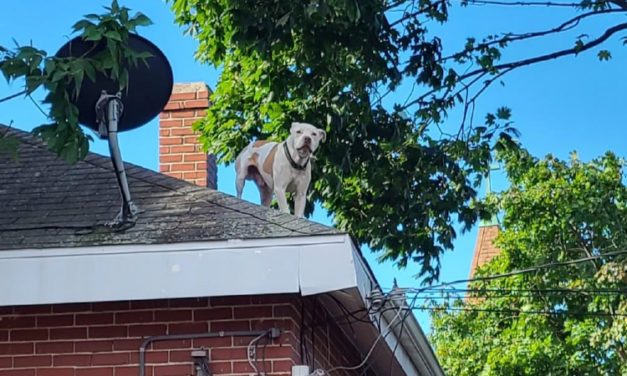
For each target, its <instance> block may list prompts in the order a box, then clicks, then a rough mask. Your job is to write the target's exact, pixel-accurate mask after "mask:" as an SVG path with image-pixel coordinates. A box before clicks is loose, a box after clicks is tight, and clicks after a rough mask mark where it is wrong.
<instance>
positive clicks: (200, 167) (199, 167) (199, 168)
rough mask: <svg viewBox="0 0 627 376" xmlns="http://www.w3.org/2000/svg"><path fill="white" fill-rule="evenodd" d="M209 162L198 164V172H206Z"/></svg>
mask: <svg viewBox="0 0 627 376" xmlns="http://www.w3.org/2000/svg"><path fill="white" fill-rule="evenodd" d="M206 169H207V162H196V170H206Z"/></svg>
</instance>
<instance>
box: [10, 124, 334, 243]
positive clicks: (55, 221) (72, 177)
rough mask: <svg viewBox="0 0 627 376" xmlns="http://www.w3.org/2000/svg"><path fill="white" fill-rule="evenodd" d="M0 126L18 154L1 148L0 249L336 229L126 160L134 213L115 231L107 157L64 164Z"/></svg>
mask: <svg viewBox="0 0 627 376" xmlns="http://www.w3.org/2000/svg"><path fill="white" fill-rule="evenodd" d="M0 132H1V133H2V134H4V132H8V133H9V134H10V135H11V136H14V137H17V138H18V139H19V140H20V143H19V146H18V159H17V160H15V159H14V158H13V157H12V156H11V155H9V154H8V153H1V152H0V182H2V184H1V185H0V207H1V208H2V209H1V210H0V251H2V250H10V249H25V248H31V249H33V248H54V247H63V248H66V247H85V246H103V245H127V244H133V245H138V244H166V243H176V242H193V241H207V240H228V239H263V238H278V237H281V238H284V237H294V236H309V235H329V234H340V233H341V232H340V231H338V230H336V229H334V228H331V227H327V226H323V225H320V224H317V223H314V222H311V221H308V220H305V219H300V218H296V217H295V216H293V215H290V214H285V213H281V212H279V211H276V210H272V209H268V208H265V207H261V206H258V205H254V204H251V203H248V202H245V201H242V200H238V199H236V198H234V197H232V196H229V195H227V194H224V193H221V192H218V191H215V190H212V189H208V188H203V187H199V186H196V185H192V184H190V183H187V182H185V181H182V180H179V179H175V178H172V177H168V176H165V175H163V174H160V173H158V172H154V171H151V170H148V169H145V168H142V167H138V166H135V165H132V164H128V163H127V164H125V168H126V174H127V178H128V182H129V186H130V190H131V194H132V198H133V201H134V202H135V203H136V205H137V206H138V207H139V209H140V210H141V212H140V214H139V215H138V218H137V223H136V224H135V226H133V227H131V228H128V229H125V230H123V231H116V230H114V229H112V228H110V227H108V226H106V223H107V222H109V221H111V220H112V219H113V218H114V217H115V216H116V215H117V213H118V211H119V210H120V205H121V199H120V192H119V188H118V184H117V181H116V177H115V173H114V171H113V167H112V164H111V160H110V159H109V158H108V157H105V156H101V155H98V154H94V153H89V155H88V156H87V157H86V158H85V159H84V160H83V161H79V162H78V163H76V164H74V165H70V164H68V163H67V162H65V161H63V160H61V159H59V158H58V157H57V156H56V155H55V154H54V153H53V152H51V151H50V150H48V148H47V147H46V146H45V145H44V144H43V142H42V141H41V140H40V139H38V138H36V137H34V136H32V135H30V134H29V133H26V132H23V131H20V130H15V129H12V128H9V127H7V126H5V125H2V124H0Z"/></svg>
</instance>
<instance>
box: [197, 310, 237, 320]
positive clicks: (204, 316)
mask: <svg viewBox="0 0 627 376" xmlns="http://www.w3.org/2000/svg"><path fill="white" fill-rule="evenodd" d="M232 318H233V310H232V308H231V307H220V308H208V309H197V310H194V320H224V319H232Z"/></svg>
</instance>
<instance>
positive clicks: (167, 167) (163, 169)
mask: <svg viewBox="0 0 627 376" xmlns="http://www.w3.org/2000/svg"><path fill="white" fill-rule="evenodd" d="M168 171H170V165H160V166H159V172H168Z"/></svg>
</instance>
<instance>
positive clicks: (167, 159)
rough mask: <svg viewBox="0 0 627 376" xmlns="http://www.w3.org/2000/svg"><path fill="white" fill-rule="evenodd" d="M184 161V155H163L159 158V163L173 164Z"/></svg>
mask: <svg viewBox="0 0 627 376" xmlns="http://www.w3.org/2000/svg"><path fill="white" fill-rule="evenodd" d="M182 161H183V155H182V154H174V155H162V156H160V157H159V163H172V162H182Z"/></svg>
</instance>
